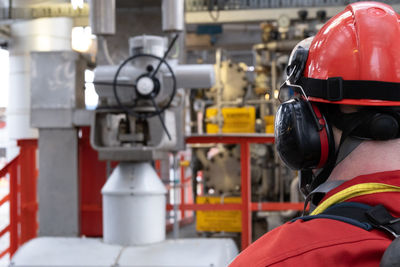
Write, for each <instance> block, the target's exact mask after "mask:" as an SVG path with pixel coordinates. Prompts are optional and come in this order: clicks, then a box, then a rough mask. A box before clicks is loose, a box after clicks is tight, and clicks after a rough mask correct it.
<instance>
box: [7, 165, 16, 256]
mask: <svg viewBox="0 0 400 267" xmlns="http://www.w3.org/2000/svg"><path fill="white" fill-rule="evenodd" d="M14 160H16V161H15V162H18V158H16V159H14ZM14 160H13V161H14ZM8 171H9V173H10V255H13V254H14V253H15V252H16V251H17V249H18V246H19V237H18V236H19V235H18V179H16V178H17V177H18V165H17V164H12V165H11V166H10V168H9V170H8Z"/></svg>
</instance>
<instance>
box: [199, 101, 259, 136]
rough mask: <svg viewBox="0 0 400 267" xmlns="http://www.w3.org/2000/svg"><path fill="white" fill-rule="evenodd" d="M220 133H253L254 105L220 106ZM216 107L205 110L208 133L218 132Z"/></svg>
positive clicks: (254, 121) (254, 120)
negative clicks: (221, 124) (221, 119)
mask: <svg viewBox="0 0 400 267" xmlns="http://www.w3.org/2000/svg"><path fill="white" fill-rule="evenodd" d="M221 113H222V118H223V126H222V129H221V132H222V133H254V132H255V125H256V109H255V107H250V106H247V107H225V108H222V111H221ZM217 116H218V110H217V108H208V109H207V110H206V121H207V125H206V130H207V133H208V134H217V133H218V124H217Z"/></svg>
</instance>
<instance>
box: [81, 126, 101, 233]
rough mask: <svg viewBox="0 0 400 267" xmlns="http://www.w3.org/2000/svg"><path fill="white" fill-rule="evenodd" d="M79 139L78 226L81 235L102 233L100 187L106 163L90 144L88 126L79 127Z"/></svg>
mask: <svg viewBox="0 0 400 267" xmlns="http://www.w3.org/2000/svg"><path fill="white" fill-rule="evenodd" d="M81 132H82V135H81V138H80V139H79V176H80V228H81V235H84V236H91V237H100V236H102V235H103V217H102V216H103V215H102V198H101V188H102V187H103V185H104V183H105V182H106V179H107V165H106V162H105V161H100V160H99V159H98V153H97V151H95V150H94V149H93V148H92V146H91V145H90V128H89V127H83V128H81Z"/></svg>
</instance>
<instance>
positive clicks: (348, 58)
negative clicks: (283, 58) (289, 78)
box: [298, 2, 400, 106]
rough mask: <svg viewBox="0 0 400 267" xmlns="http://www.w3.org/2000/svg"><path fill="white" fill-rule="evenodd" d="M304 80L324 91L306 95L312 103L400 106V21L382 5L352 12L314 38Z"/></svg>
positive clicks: (372, 4)
mask: <svg viewBox="0 0 400 267" xmlns="http://www.w3.org/2000/svg"><path fill="white" fill-rule="evenodd" d="M301 79H303V81H302V80H301ZM301 79H300V81H299V83H298V84H300V85H302V86H303V87H304V88H305V89H307V88H306V87H313V88H314V89H315V88H316V87H320V89H321V92H320V93H318V92H317V91H318V90H317V89H318V88H317V89H315V90H314V89H313V90H305V91H306V94H307V95H308V96H309V100H310V101H316V102H325V103H335V104H347V105H368V106H400V15H399V14H397V13H396V12H395V11H394V10H393V8H392V7H391V6H389V5H386V4H383V3H378V2H358V3H354V4H351V5H349V6H347V7H346V9H345V10H344V11H343V12H341V13H339V14H338V15H336V16H335V17H333V18H331V19H330V20H329V21H328V22H327V23H326V24H325V25H324V27H323V28H322V29H321V30H320V31H319V32H318V34H317V35H316V36H315V37H314V39H313V41H312V42H311V45H310V47H309V50H308V58H307V61H306V64H305V66H304V72H303V75H302V78H301ZM327 90H328V91H329V90H330V92H327ZM313 92H314V93H313Z"/></svg>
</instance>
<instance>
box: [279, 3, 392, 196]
mask: <svg viewBox="0 0 400 267" xmlns="http://www.w3.org/2000/svg"><path fill="white" fill-rule="evenodd" d="M309 41H310V40H307V41H304V42H303V43H300V45H299V46H297V47H296V48H295V51H294V52H293V53H292V56H291V60H290V62H289V67H288V76H289V77H288V82H287V83H286V85H287V86H288V87H290V88H291V89H292V90H294V91H295V92H296V93H297V96H298V97H297V98H295V99H292V100H290V101H287V102H285V103H283V104H282V105H281V106H280V108H279V109H278V112H277V117H276V120H275V121H276V125H275V135H276V144H277V148H278V151H279V153H280V155H281V158H282V159H283V161H284V162H285V163H286V164H287V165H288V166H289V167H291V168H293V169H297V170H301V173H302V175H301V176H302V177H301V186H302V189H303V192H304V193H306V194H308V193H309V192H310V191H312V190H314V189H315V188H316V187H317V186H319V185H320V184H322V183H324V182H325V181H326V180H327V179H328V177H329V176H330V174H331V173H332V171H333V170H334V168H335V167H336V166H337V164H338V163H339V162H340V161H342V160H343V159H344V158H346V156H348V155H349V154H350V153H351V151H353V150H354V149H355V148H356V147H357V146H358V145H359V144H360V143H361V142H362V140H392V139H396V138H400V113H399V110H400V108H399V107H400V49H398V47H399V43H400V16H399V15H398V14H397V13H396V12H394V10H393V9H392V8H391V7H390V6H388V5H385V4H382V3H377V2H359V3H355V4H352V5H349V6H348V7H347V8H346V9H345V10H344V11H343V12H341V13H339V14H338V15H336V16H335V17H333V18H332V19H331V20H329V21H328V22H327V23H326V25H325V26H324V27H323V28H322V29H321V30H320V31H319V33H318V34H317V35H316V36H315V37H314V38H313V39H312V41H311V42H309ZM350 105H351V108H350ZM349 109H350V110H351V109H353V110H354V111H356V112H350V113H348V111H346V110H349ZM333 127H336V128H338V129H339V130H340V131H335V132H336V134H334V131H333V130H332V129H333ZM338 134H340V138H339V139H340V141H339V144H338V145H336V146H335V135H336V136H337V135H338ZM313 169H314V170H315V169H318V171H317V172H316V173H315V174H313V172H312V170H313Z"/></svg>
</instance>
